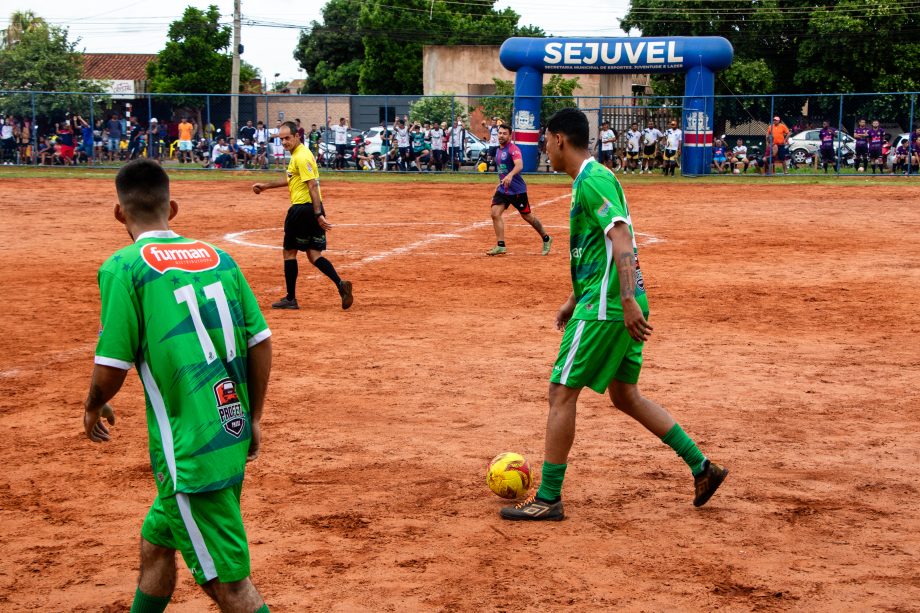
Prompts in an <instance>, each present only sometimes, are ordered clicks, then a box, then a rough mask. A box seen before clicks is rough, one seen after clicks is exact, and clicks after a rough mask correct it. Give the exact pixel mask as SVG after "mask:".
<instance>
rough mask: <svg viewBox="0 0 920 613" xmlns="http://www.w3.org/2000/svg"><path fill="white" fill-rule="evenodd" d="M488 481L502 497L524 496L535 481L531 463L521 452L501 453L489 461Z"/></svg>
mask: <svg viewBox="0 0 920 613" xmlns="http://www.w3.org/2000/svg"><path fill="white" fill-rule="evenodd" d="M486 483H488V484H489V489H490V490H492V491H493V492H495V494H496V495H497V496H500V497H501V498H509V499H510V498H518V497H520V496H523V495H524V494H526V493H527V491H528V490H530V486H531V484H532V483H533V477H532V476H531V472H530V464H528V463H527V459H526V458H525V457H524V456H522V455H521V454H519V453H511V452H505V453H500V454H498V455H497V456H495V458H494V459H493V460H492V461H491V462H489V470H488V471H487V472H486Z"/></svg>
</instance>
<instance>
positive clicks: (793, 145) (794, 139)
mask: <svg viewBox="0 0 920 613" xmlns="http://www.w3.org/2000/svg"><path fill="white" fill-rule="evenodd" d="M820 134H821V130H820V129H816V130H805V131H804V132H799V133H798V134H795V135H794V136H790V137H789V140H788V141H787V142H786V148H787V149H788V150H789V154H790V157H791V158H792V161H793V162H795V163H796V164H797V165H799V164H804V163H805V162H806V160H807V159H808V158H809V157H813V156H816V155H817V156H820V155H821V154H820V153H819V152H818V150H819V149H820V148H821V138H820ZM837 139H839V142H840V145H839V149H838V150H837V152H838V154H842V157H843V158H844V159H845V160H846V161H847V163H848V164H852V163H853V157H854V156H855V155H856V139H854V138H853V137H852V136H850V135H849V134H846V133H845V132H843V131H838V132H837V136H836V137H835V138H834V142H838V140H837Z"/></svg>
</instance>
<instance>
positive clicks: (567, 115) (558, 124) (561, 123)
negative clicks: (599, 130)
mask: <svg viewBox="0 0 920 613" xmlns="http://www.w3.org/2000/svg"><path fill="white" fill-rule="evenodd" d="M546 130H547V131H548V132H552V133H553V134H563V135H564V136H565V137H566V138H567V139H569V142H570V143H571V144H572V146H573V147H578V148H580V149H587V148H588V141H589V138H590V137H589V136H588V132H589V128H588V118H587V117H586V116H585V114H584V113H582V112H581V111H579V110H578V109H573V108H564V109H561V110H559V111H556V113H554V114H553V116H552V117H550V118H549V121H547V122H546Z"/></svg>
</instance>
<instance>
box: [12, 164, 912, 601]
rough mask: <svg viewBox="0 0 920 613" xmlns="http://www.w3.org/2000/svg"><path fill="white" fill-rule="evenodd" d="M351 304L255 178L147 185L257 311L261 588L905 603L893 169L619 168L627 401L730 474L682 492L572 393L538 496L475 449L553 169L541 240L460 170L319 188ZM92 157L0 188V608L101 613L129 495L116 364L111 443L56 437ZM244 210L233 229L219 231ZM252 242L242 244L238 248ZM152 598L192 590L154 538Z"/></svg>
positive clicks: (132, 412)
mask: <svg viewBox="0 0 920 613" xmlns="http://www.w3.org/2000/svg"><path fill="white" fill-rule="evenodd" d="M323 187H324V195H325V198H326V201H327V210H328V212H329V218H330V221H332V222H333V223H337V224H338V225H337V227H335V228H334V229H333V230H332V231H331V232H330V235H329V241H330V247H331V251H330V252H329V254H328V257H329V259H330V260H331V261H333V262H334V263H335V264H336V265H337V266H338V267H339V268H340V270H341V272H342V273H343V276H344V277H346V278H348V279H351V280H352V281H353V282H354V284H355V296H356V302H355V306H354V307H353V309H352V310H350V311H348V312H343V311H341V309H340V308H339V304H338V296H337V294H336V293H335V292H334V289H333V287H332V285H331V284H330V283H329V282H328V280H326V279H325V278H321V277H320V276H319V275H318V274H317V273H316V272H315V271H314V270H313V269H312V267H309V265H307V264H306V263H305V261H304V260H301V280H300V283H299V286H298V294H299V299H300V303H301V307H302V310H300V311H299V312H298V311H284V312H273V311H271V310H270V309H268V306H269V304H270V302H272V301H273V300H276V299H278V298H279V297H280V295H281V294H282V291H281V286H282V285H283V276H282V270H281V268H282V267H281V254H280V251H278V250H276V249H272V248H271V246H272V245H276V244H278V243H280V231H279V230H277V228H278V227H279V226H280V225H281V222H282V220H283V216H284V212H285V210H286V193H285V192H284V190H276V191H273V192H269V193H267V194H263V195H262V196H258V197H256V196H254V195H253V194H252V192H251V191H249V183H246V182H240V181H217V182H198V181H175V182H174V183H173V196H174V198H175V199H176V200H178V201H179V203H180V207H181V210H180V213H179V216H178V217H177V218H176V219H175V220H174V223H173V228H174V229H175V230H177V231H178V232H180V233H181V234H183V235H186V236H192V237H196V238H200V239H203V240H208V241H212V242H213V243H215V244H216V245H218V246H220V247H222V248H225V249H227V250H228V251H229V252H230V253H231V254H233V256H234V257H235V258H236V259H237V261H238V262H239V263H240V264H241V266H242V267H243V270H244V272H245V273H246V275H247V277H248V279H249V280H250V283H251V284H252V286H253V289H254V291H255V293H256V295H257V296H258V297H259V300H260V303H261V304H262V305H263V307H265V309H266V310H265V314H266V317H267V319H268V322H269V325H270V326H271V328H272V330H273V331H274V347H275V362H274V370H273V375H272V382H271V385H270V389H269V398H268V403H267V406H266V409H265V418H264V420H263V431H264V440H263V450H262V455H261V456H260V457H259V458H258V460H257V461H256V462H255V463H254V464H251V465H250V469H249V473H248V476H247V480H246V485H245V487H244V490H243V513H244V517H245V519H246V522H247V531H248V534H249V538H250V543H251V549H252V568H253V579H254V581H255V583H256V585H257V586H258V587H259V589H260V590H261V592H262V594H263V595H264V596H265V599H266V601H267V602H268V604H269V606H270V607H271V610H272V611H288V612H295V611H336V612H338V611H400V612H402V611H559V610H566V611H606V610H619V611H622V610H625V611H659V610H699V611H708V610H713V609H721V610H729V611H749V610H808V611H841V610H887V611H900V610H903V611H907V610H916V607H917V602H918V600H920V571H918V567H917V560H918V555H920V536H918V534H920V504H918V500H920V492H918V488H920V485H918V480H920V462H918V460H920V444H918V443H917V430H918V425H920V424H918V421H920V402H918V400H920V395H918V391H917V387H918V385H917V384H918V374H917V373H918V367H920V351H918V347H920V341H918V338H920V314H918V306H917V305H918V304H920V231H918V228H920V185H907V184H903V183H902V184H897V183H891V184H882V185H872V186H870V185H868V184H866V183H860V184H859V185H846V186H823V185H815V186H812V185H808V186H800V185H782V184H776V183H771V184H766V183H764V184H744V185H739V186H731V185H725V184H713V183H702V182H700V183H693V182H689V181H686V180H677V181H675V182H674V183H672V184H667V183H663V182H659V183H643V184H636V183H630V182H627V183H626V193H627V197H628V198H629V202H630V205H631V211H632V215H633V218H634V222H635V225H636V228H637V230H638V231H639V232H640V233H643V236H641V237H640V238H641V239H642V240H641V241H640V248H639V249H640V254H641V260H642V265H643V273H644V275H645V279H646V283H647V285H648V287H649V296H650V303H651V307H652V323H653V324H654V326H655V333H654V335H653V338H652V340H651V341H650V342H649V343H648V344H647V346H646V348H645V368H644V370H643V374H642V378H641V380H640V387H641V388H642V389H643V391H644V393H645V394H646V395H647V396H649V397H651V398H653V399H654V400H656V401H658V402H659V403H661V404H663V405H664V406H665V407H667V408H669V409H670V410H671V411H672V413H674V415H675V417H676V418H677V419H678V421H679V422H680V423H681V424H682V425H683V426H684V428H685V429H686V430H687V431H688V433H689V434H690V435H691V436H693V437H695V438H696V439H697V441H698V442H699V443H700V446H701V448H702V449H703V451H704V452H706V453H707V454H708V455H709V456H710V457H712V458H713V459H715V460H717V461H719V462H723V463H725V464H726V465H727V466H728V467H729V468H730V470H731V475H730V476H729V478H728V480H727V481H726V482H725V484H724V485H723V488H722V489H721V490H720V491H719V493H718V494H716V496H715V497H714V498H713V499H712V501H711V502H710V503H709V504H708V505H707V506H705V507H703V508H702V509H695V508H694V507H693V506H692V505H691V499H692V480H691V477H690V473H689V471H688V470H687V468H686V466H685V465H684V464H683V462H682V461H681V460H680V459H679V458H677V457H676V456H675V455H674V453H673V452H672V451H671V450H670V449H668V448H667V447H666V446H665V445H663V444H662V443H660V442H659V441H657V440H656V439H655V438H654V437H653V436H652V435H651V434H649V433H647V432H645V431H644V430H642V429H641V427H640V426H639V425H638V424H636V423H635V422H632V421H631V420H629V419H628V418H626V417H625V416H623V415H620V414H618V413H617V412H616V411H615V410H614V409H613V408H612V407H611V405H610V402H609V400H607V399H606V398H605V397H603V396H599V395H596V394H594V393H593V392H590V391H586V392H585V393H584V394H583V396H582V401H581V405H580V413H579V421H578V434H577V438H576V441H575V446H574V448H573V451H572V455H571V457H570V460H569V462H570V464H569V471H568V474H567V480H566V484H565V490H564V496H565V501H566V511H567V514H568V517H567V519H566V521H564V522H562V523H553V524H551V525H546V524H540V525H530V524H523V525H519V524H510V523H506V522H503V521H501V520H500V519H499V518H498V515H497V512H498V509H499V508H500V506H501V505H502V503H503V501H502V500H500V499H499V498H497V497H495V496H494V495H492V494H491V493H490V492H489V490H488V489H487V487H486V485H485V467H486V464H487V463H488V461H489V460H490V459H491V458H492V457H493V456H494V455H496V454H497V453H499V452H501V451H518V452H521V453H524V454H525V455H526V456H527V457H528V458H530V460H531V463H532V464H533V465H534V468H535V469H537V470H538V468H539V465H540V462H541V459H542V446H543V432H544V420H545V416H546V389H547V381H548V376H549V373H550V368H551V365H552V362H553V360H554V358H555V355H556V351H557V349H558V345H559V341H560V334H559V333H558V332H556V331H555V330H554V329H553V327H552V321H553V316H554V314H555V311H556V309H557V307H558V306H559V304H561V302H562V301H563V300H564V299H565V297H566V295H567V292H568V291H569V289H570V285H569V277H568V268H567V265H568V257H567V248H566V246H567V229H566V228H567V225H566V224H567V221H568V220H567V209H568V206H567V202H568V201H567V194H568V193H569V189H568V186H567V185H562V184H560V185H558V186H555V185H536V186H532V187H531V200H532V201H533V202H537V203H542V204H541V205H540V206H539V208H537V209H536V210H535V212H536V213H537V215H538V216H539V217H540V218H541V219H542V220H543V222H544V223H545V224H547V225H548V226H550V231H551V233H552V234H553V235H554V236H555V237H556V245H555V248H554V251H553V253H552V254H551V255H550V256H548V257H545V258H544V257H540V256H539V248H540V243H539V238H538V237H537V236H536V234H535V233H533V232H532V230H531V229H530V228H529V227H528V226H526V225H525V224H523V223H522V222H521V221H520V219H518V217H517V214H516V213H514V212H513V211H511V212H510V214H509V215H508V216H507V219H508V220H509V224H508V226H509V229H508V240H509V251H510V254H509V255H508V256H506V257H504V258H498V259H491V258H486V257H484V256H483V255H482V253H483V252H484V251H485V250H486V249H487V248H488V247H490V246H491V244H493V238H494V237H493V234H492V228H491V223H490V222H489V217H488V213H489V211H488V208H489V207H488V201H489V197H490V194H491V189H492V188H491V186H489V185H484V184H470V185H464V184H456V183H454V184H448V183H418V184H414V183H413V184H407V183H398V184H397V183H356V182H344V181H336V180H335V179H329V180H326V181H325V182H324V184H323ZM114 200H115V196H114V188H113V182H112V181H111V180H98V179H85V180H63V179H61V180H53V179H48V180H44V179H43V180H41V181H35V180H27V179H22V180H18V179H13V180H9V179H8V180H3V181H2V182H0V220H2V224H0V288H2V295H3V297H4V300H3V311H2V315H0V321H2V328H0V330H2V334H0V355H2V358H0V389H2V392H3V393H2V399H0V428H2V431H4V432H6V435H5V436H4V437H3V439H2V442H0V460H2V473H0V525H2V538H0V610H3V611H126V610H127V609H128V608H129V606H130V602H131V598H132V595H133V592H134V588H135V582H136V577H137V570H138V559H137V543H138V537H139V531H140V526H141V522H142V520H143V517H144V514H145V513H146V511H147V508H148V507H149V505H150V503H151V502H152V500H153V498H154V496H155V488H154V482H153V478H152V476H151V475H150V471H149V464H148V456H147V451H146V449H147V444H146V425H145V421H144V409H143V407H144V402H143V394H142V390H141V386H140V383H139V381H138V380H137V377H136V375H135V374H134V373H131V374H130V375H129V377H128V383H127V384H126V385H125V388H124V389H123V390H122V392H121V393H120V394H119V395H118V396H117V397H116V399H115V401H114V402H113V406H115V408H116V411H117V412H118V417H119V421H118V423H117V425H116V427H115V428H114V433H113V440H112V441H111V442H110V443H108V444H104V445H93V444H92V443H90V442H89V441H88V440H87V439H86V438H85V436H84V435H83V432H82V421H81V418H82V401H83V398H84V396H85V392H86V389H87V387H88V382H89V374H90V371H91V369H92V355H93V347H94V342H95V337H96V330H97V327H98V311H99V305H98V290H97V287H96V269H97V268H98V266H99V265H100V264H101V263H102V261H103V260H104V259H105V258H106V257H107V256H108V255H109V254H110V253H111V252H112V251H114V250H115V249H117V248H119V247H120V246H122V245H124V244H125V243H126V242H127V241H128V237H127V235H126V234H125V233H124V230H123V229H122V228H121V226H120V225H118V224H117V222H115V220H114V219H113V218H112V215H111V209H112V205H113V203H114ZM247 230H257V231H255V232H249V233H247V234H242V235H239V236H238V238H237V240H243V241H247V242H249V243H257V244H261V245H264V246H262V247H257V246H250V245H243V244H235V243H233V242H231V241H229V240H227V239H226V238H225V235H226V234H228V233H231V232H242V231H247ZM266 246H267V247H266ZM169 610H170V611H177V612H197V611H205V610H216V608H215V607H214V606H213V605H211V604H210V602H209V600H208V599H207V597H206V596H205V595H204V594H203V593H202V592H201V591H200V590H199V589H198V588H197V587H196V586H195V585H194V582H193V580H192V578H191V575H190V574H189V573H188V571H187V570H186V569H185V566H184V564H182V563H181V562H180V571H179V585H178V588H177V591H176V594H175V596H174V597H173V603H172V604H171V606H170V609H169Z"/></svg>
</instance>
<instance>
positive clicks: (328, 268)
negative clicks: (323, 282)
mask: <svg viewBox="0 0 920 613" xmlns="http://www.w3.org/2000/svg"><path fill="white" fill-rule="evenodd" d="M313 265H314V266H316V267H317V268H319V271H320V272H321V273H323V274H324V275H326V276H327V277H329V278H330V279H332V282H333V283H335V286H336V287H340V286H341V285H342V280H341V279H340V278H339V275H338V273H337V272H335V266H333V265H332V262H330V261H329V260H327V259H326V258H317V260H316V261H315V262H313Z"/></svg>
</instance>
